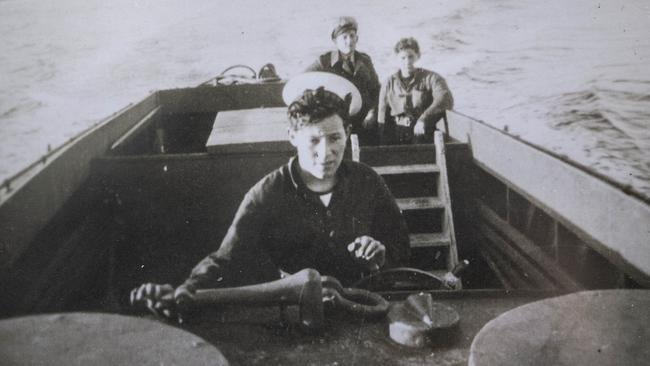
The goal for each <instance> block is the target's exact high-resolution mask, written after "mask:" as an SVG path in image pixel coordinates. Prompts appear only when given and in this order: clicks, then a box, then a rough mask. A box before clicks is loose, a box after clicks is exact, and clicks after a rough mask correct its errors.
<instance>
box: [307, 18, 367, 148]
mask: <svg viewBox="0 0 650 366" xmlns="http://www.w3.org/2000/svg"><path fill="white" fill-rule="evenodd" d="M357 30H358V25H357V21H356V20H355V19H354V18H352V17H341V18H339V19H338V20H337V22H336V24H335V25H334V29H333V30H332V41H333V42H334V44H335V45H336V48H337V49H336V50H334V51H330V52H327V53H324V54H322V55H321V56H319V57H318V59H317V60H316V61H315V62H314V63H313V64H312V65H310V66H309V67H308V68H307V70H306V71H325V72H331V73H335V74H337V75H340V76H343V77H344V78H346V79H348V80H350V81H351V82H352V83H353V84H354V85H355V86H356V87H357V88H358V89H359V91H360V92H361V98H362V102H363V103H362V107H361V112H360V113H359V115H358V116H357V117H355V118H353V119H352V120H351V124H352V133H355V134H357V135H359V139H360V140H361V141H360V142H361V143H362V144H364V145H375V144H377V143H378V133H377V113H376V112H377V97H378V95H379V88H380V84H379V77H378V76H377V72H376V71H375V67H374V66H373V64H372V60H371V59H370V56H368V55H367V54H365V53H363V52H359V51H357V50H356V47H357V41H358V40H359V36H358V35H357Z"/></svg>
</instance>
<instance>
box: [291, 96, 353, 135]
mask: <svg viewBox="0 0 650 366" xmlns="http://www.w3.org/2000/svg"><path fill="white" fill-rule="evenodd" d="M351 101H352V96H351V95H350V94H348V95H346V96H345V100H344V99H341V98H340V97H339V96H338V95H336V94H335V93H332V92H330V91H327V90H325V88H323V87H322V86H319V87H318V88H316V90H312V89H307V90H305V91H304V92H303V93H302V95H301V96H300V97H299V98H298V99H296V100H295V101H293V102H292V103H291V104H290V105H289V108H288V110H287V114H288V115H289V127H290V128H292V129H293V130H298V129H300V128H301V127H302V126H304V125H308V124H314V123H318V122H320V121H322V120H323V119H325V118H327V117H329V116H332V115H334V114H338V115H339V117H341V118H342V119H343V127H345V128H347V126H348V125H349V121H348V110H349V108H350V102H351Z"/></svg>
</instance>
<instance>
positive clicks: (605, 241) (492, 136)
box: [448, 112, 650, 287]
mask: <svg viewBox="0 0 650 366" xmlns="http://www.w3.org/2000/svg"><path fill="white" fill-rule="evenodd" d="M448 118H449V119H450V121H449V128H450V131H449V132H450V135H451V136H452V137H453V138H455V139H457V140H459V141H461V142H468V143H470V147H471V151H472V155H473V158H474V160H475V162H476V163H477V164H479V165H480V166H482V167H484V168H485V170H487V171H488V172H491V173H492V174H493V175H495V176H496V177H498V178H499V179H501V180H503V181H504V182H506V183H507V184H508V185H509V186H510V188H511V189H514V190H515V191H517V192H518V193H520V194H522V195H523V196H524V197H526V198H527V199H529V200H530V201H531V202H533V203H534V204H535V205H537V206H539V207H540V208H541V209H543V210H544V211H545V212H547V213H548V214H549V215H551V216H552V217H553V218H555V219H557V220H558V221H560V222H561V223H562V224H563V225H565V226H567V227H568V228H570V230H571V231H573V232H574V233H575V234H576V235H578V236H579V237H580V238H581V239H582V240H583V241H585V242H587V243H588V244H589V245H590V246H591V247H592V248H593V249H594V250H596V251H598V252H599V253H600V254H601V255H603V256H604V257H605V258H607V259H608V260H610V261H611V262H612V263H614V264H615V265H616V266H617V267H619V268H620V269H621V270H622V271H623V272H625V273H627V274H628V275H629V276H630V277H632V279H634V280H635V281H636V282H638V283H640V284H642V285H644V286H646V287H650V250H648V243H650V231H649V230H648V229H647V228H648V223H649V222H650V204H649V203H648V200H643V199H640V198H639V197H638V196H634V195H631V194H628V193H626V192H625V191H624V190H623V189H622V188H621V187H617V186H616V185H615V184H612V183H611V182H607V181H606V180H605V179H603V178H602V177H599V176H598V175H597V174H595V173H593V172H591V171H589V170H587V169H586V168H579V167H577V166H576V164H570V163H567V162H566V161H563V160H561V159H560V158H559V157H557V156H553V155H552V154H550V153H548V152H546V151H544V150H542V149H540V148H539V147H536V146H533V145H531V144H529V143H525V142H522V141H520V140H517V139H516V138H514V137H512V136H510V135H508V134H506V133H505V132H503V131H499V130H497V129H495V128H494V127H491V126H488V125H487V124H485V123H483V122H480V121H477V120H473V119H471V118H469V117H467V116H463V115H461V114H459V113H455V112H449V113H448Z"/></svg>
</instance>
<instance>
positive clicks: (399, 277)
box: [351, 267, 449, 291]
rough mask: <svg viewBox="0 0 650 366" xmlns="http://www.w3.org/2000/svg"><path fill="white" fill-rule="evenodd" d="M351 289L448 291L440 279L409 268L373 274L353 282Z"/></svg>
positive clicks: (431, 274) (398, 268) (428, 273)
mask: <svg viewBox="0 0 650 366" xmlns="http://www.w3.org/2000/svg"><path fill="white" fill-rule="evenodd" d="M351 287H354V288H360V289H365V290H368V291H393V290H440V289H449V287H448V286H447V285H446V284H445V281H444V280H443V279H442V278H440V277H438V276H436V275H434V274H433V273H430V272H427V271H423V270H421V269H417V268H410V267H397V268H390V269H387V270H384V271H380V272H377V273H373V274H372V275H370V276H367V277H364V278H362V279H360V280H359V281H357V282H355V283H354V284H353V285H352V286H351Z"/></svg>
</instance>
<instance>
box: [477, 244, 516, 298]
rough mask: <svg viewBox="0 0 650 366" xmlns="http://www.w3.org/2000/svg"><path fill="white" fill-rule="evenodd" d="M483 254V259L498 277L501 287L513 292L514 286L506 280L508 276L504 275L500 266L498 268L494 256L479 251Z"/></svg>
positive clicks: (481, 250)
mask: <svg viewBox="0 0 650 366" xmlns="http://www.w3.org/2000/svg"><path fill="white" fill-rule="evenodd" d="M479 250H480V252H481V255H482V256H483V259H485V262H486V263H487V265H488V267H490V269H491V270H492V272H494V275H495V276H496V277H497V279H498V280H499V282H501V285H503V288H504V289H506V290H512V288H513V287H512V285H511V284H510V281H509V280H508V279H507V278H506V276H505V275H504V274H503V271H502V270H501V268H499V266H497V264H496V262H495V261H494V259H492V256H491V255H490V253H488V252H487V251H485V250H483V249H479Z"/></svg>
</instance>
